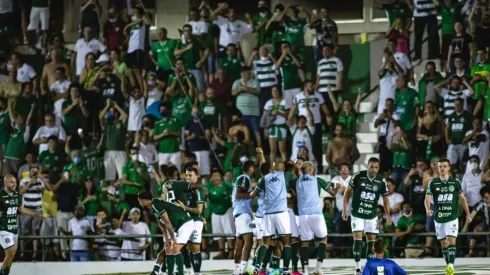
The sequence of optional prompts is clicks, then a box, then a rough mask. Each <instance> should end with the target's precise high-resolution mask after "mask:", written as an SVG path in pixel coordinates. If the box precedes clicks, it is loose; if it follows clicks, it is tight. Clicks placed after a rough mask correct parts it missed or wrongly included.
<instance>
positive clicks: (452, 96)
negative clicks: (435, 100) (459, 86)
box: [441, 89, 470, 118]
mask: <svg viewBox="0 0 490 275" xmlns="http://www.w3.org/2000/svg"><path fill="white" fill-rule="evenodd" d="M441 96H442V98H444V116H445V117H446V118H447V117H449V116H450V115H452V114H453V113H454V101H455V100H456V98H461V99H462V100H463V102H464V105H463V106H464V107H463V109H465V110H467V105H466V98H468V97H470V91H469V90H468V89H464V90H457V91H453V90H448V89H442V91H441Z"/></svg>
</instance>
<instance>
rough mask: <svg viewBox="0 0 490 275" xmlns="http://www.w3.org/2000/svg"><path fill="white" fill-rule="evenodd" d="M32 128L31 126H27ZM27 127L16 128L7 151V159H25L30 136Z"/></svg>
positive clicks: (11, 135) (11, 134)
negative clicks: (27, 133)
mask: <svg viewBox="0 0 490 275" xmlns="http://www.w3.org/2000/svg"><path fill="white" fill-rule="evenodd" d="M26 127H30V126H26ZM26 127H22V128H17V127H16V128H14V131H13V132H12V133H10V138H9V140H8V143H7V148H6V149H5V157H8V158H10V159H24V156H25V154H26V153H27V148H28V146H29V135H26Z"/></svg>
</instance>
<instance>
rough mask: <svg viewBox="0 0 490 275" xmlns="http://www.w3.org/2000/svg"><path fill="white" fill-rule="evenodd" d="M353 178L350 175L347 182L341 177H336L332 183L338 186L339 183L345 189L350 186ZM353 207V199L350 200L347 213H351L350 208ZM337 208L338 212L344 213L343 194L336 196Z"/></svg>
mask: <svg viewBox="0 0 490 275" xmlns="http://www.w3.org/2000/svg"><path fill="white" fill-rule="evenodd" d="M351 178H352V176H351V175H349V176H348V177H347V178H346V179H345V180H344V179H343V178H342V177H341V176H340V175H338V176H335V177H334V178H333V179H332V180H331V182H332V184H334V186H335V185H337V183H339V184H340V185H342V187H345V188H347V186H349V182H350V179H351ZM351 205H352V198H350V200H349V204H348V205H347V213H349V211H350V206H351ZM335 207H337V210H339V211H340V212H342V211H343V210H344V194H343V193H338V192H337V194H335Z"/></svg>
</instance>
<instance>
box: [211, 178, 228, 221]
mask: <svg viewBox="0 0 490 275" xmlns="http://www.w3.org/2000/svg"><path fill="white" fill-rule="evenodd" d="M206 188H207V189H208V199H209V209H210V210H211V213H213V214H216V215H224V214H225V213H226V211H228V209H230V208H231V207H232V203H231V194H232V193H233V185H231V183H229V182H227V181H224V180H222V181H221V186H217V185H215V184H213V183H212V182H210V183H208V184H207V185H206Z"/></svg>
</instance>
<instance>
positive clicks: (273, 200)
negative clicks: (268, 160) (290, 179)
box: [261, 172, 288, 214]
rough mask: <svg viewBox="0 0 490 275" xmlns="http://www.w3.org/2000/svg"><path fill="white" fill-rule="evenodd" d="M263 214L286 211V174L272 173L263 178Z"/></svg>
mask: <svg viewBox="0 0 490 275" xmlns="http://www.w3.org/2000/svg"><path fill="white" fill-rule="evenodd" d="M261 187H263V188H264V189H265V190H264V193H265V196H264V212H265V213H266V214H270V213H278V212H285V211H287V209H288V208H287V207H288V206H287V197H288V192H287V191H288V190H287V187H288V184H287V179H286V173H284V172H272V173H269V174H267V175H266V176H265V177H264V186H261Z"/></svg>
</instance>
